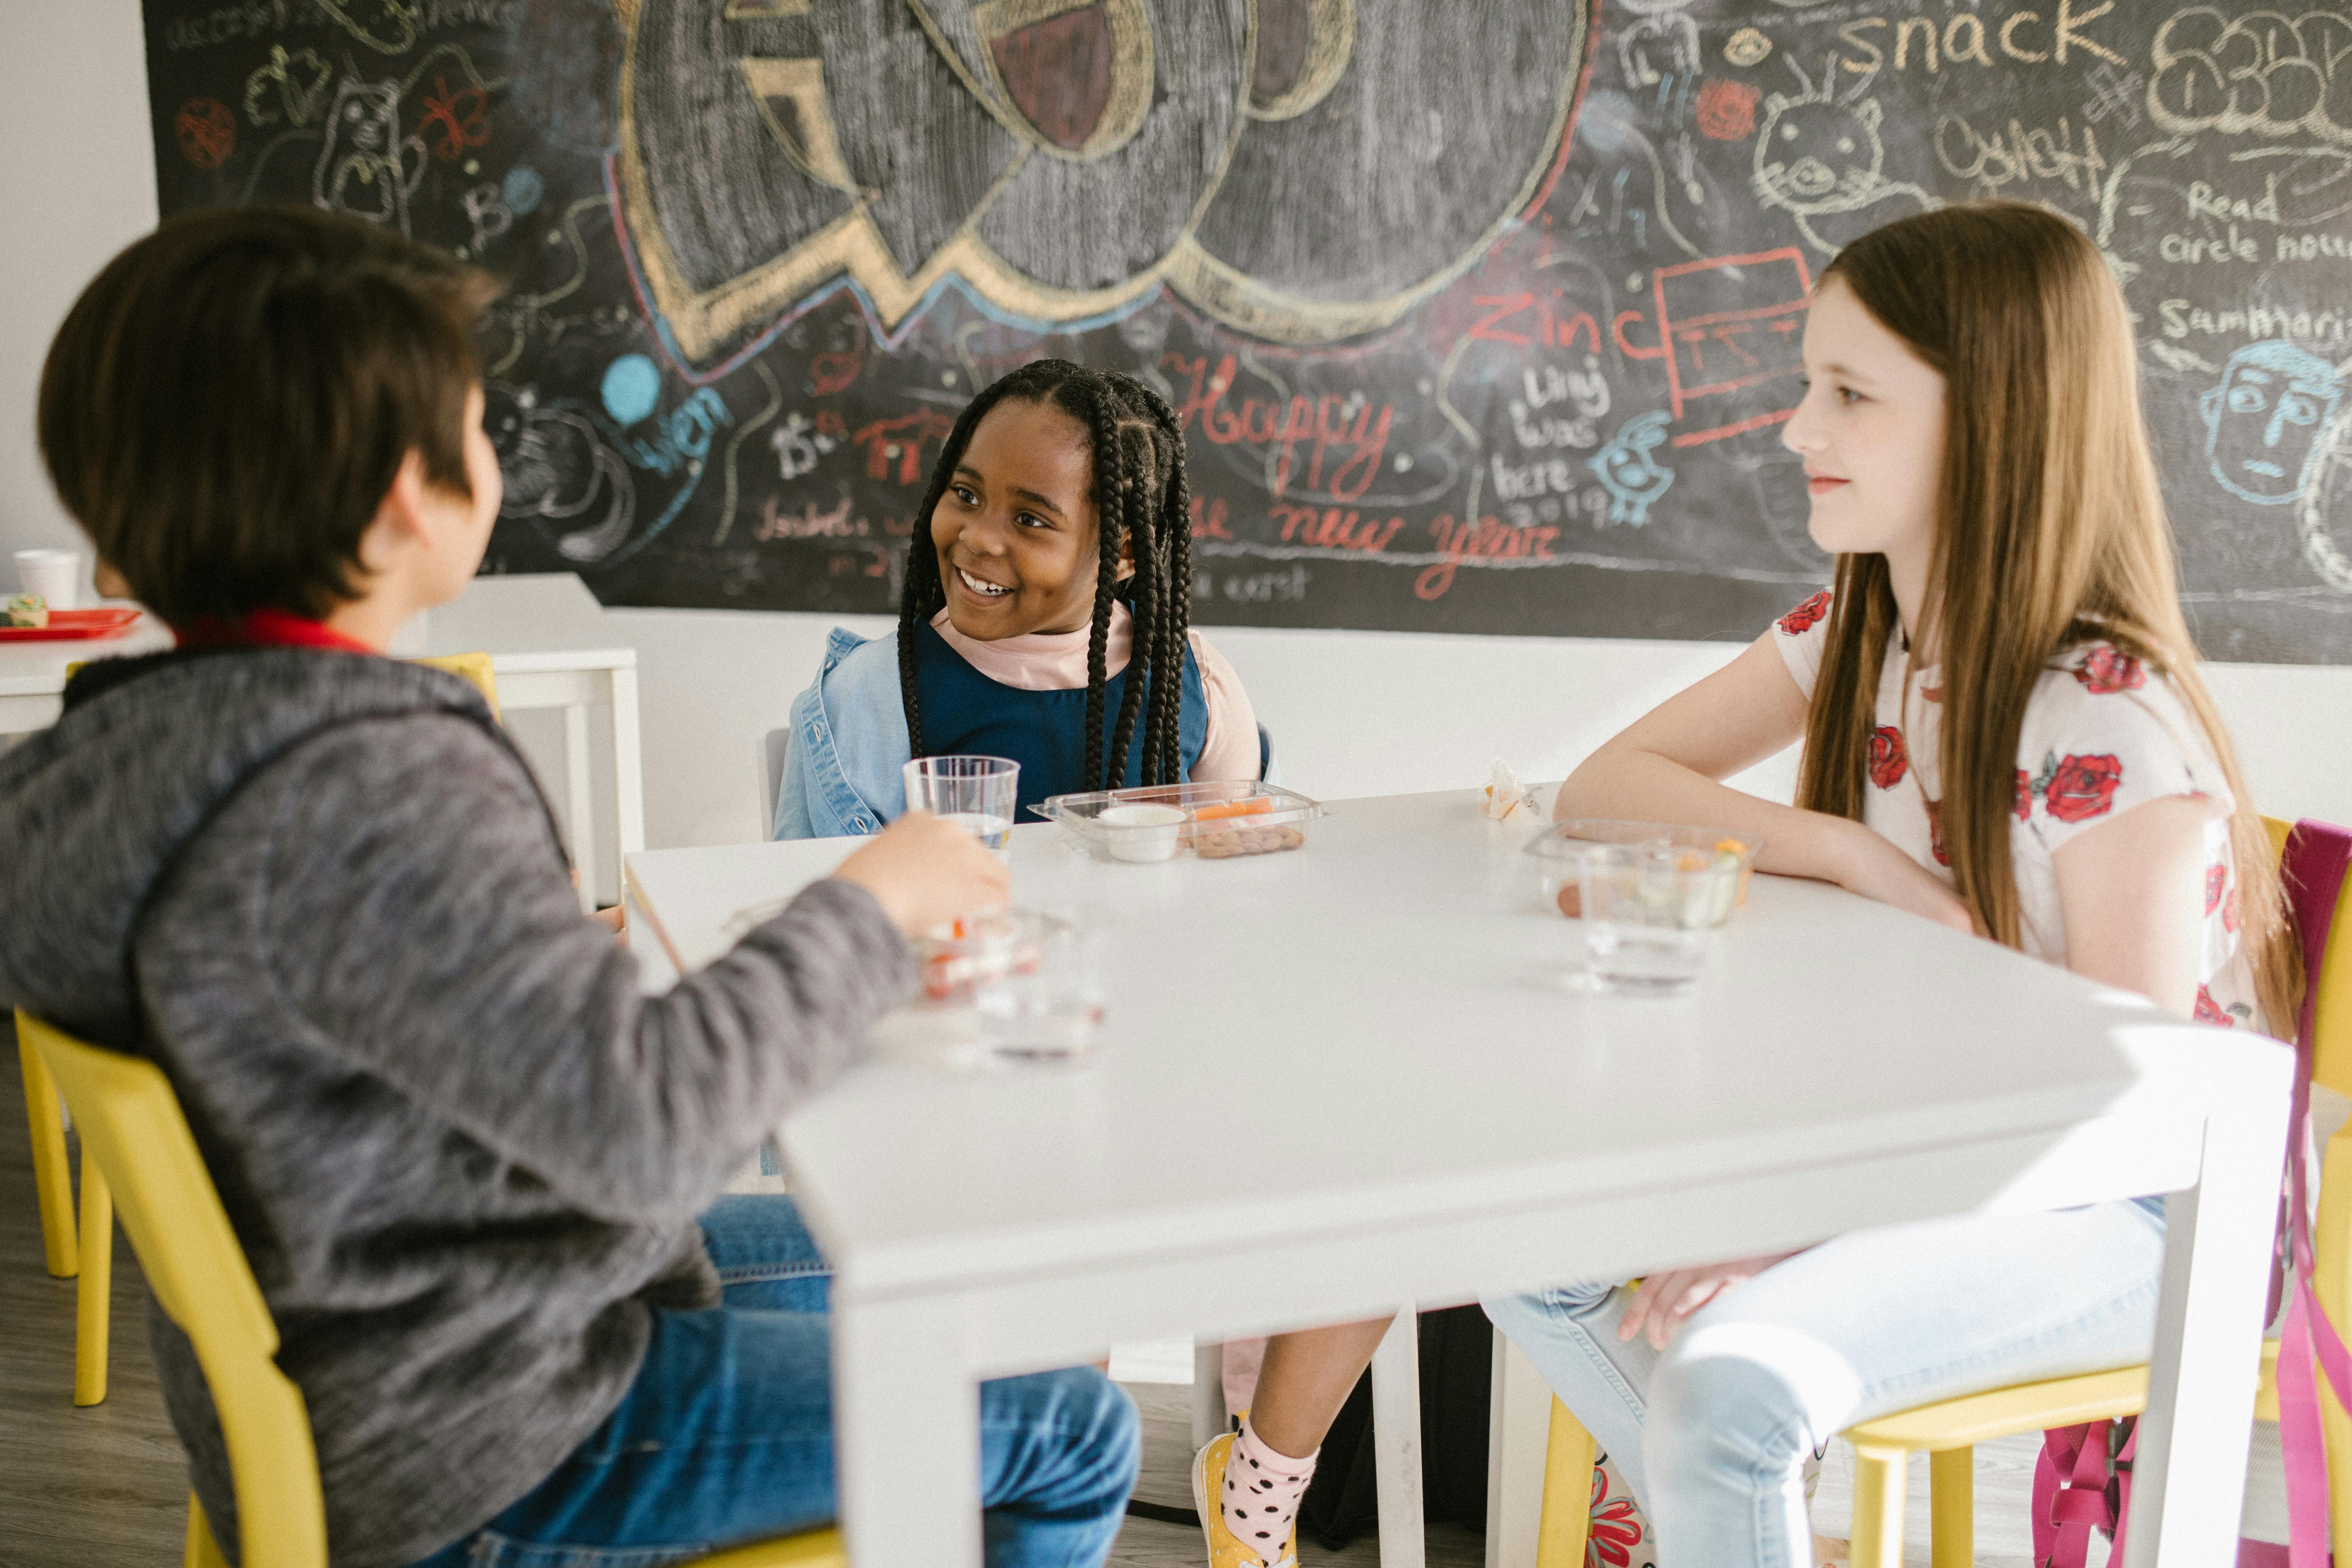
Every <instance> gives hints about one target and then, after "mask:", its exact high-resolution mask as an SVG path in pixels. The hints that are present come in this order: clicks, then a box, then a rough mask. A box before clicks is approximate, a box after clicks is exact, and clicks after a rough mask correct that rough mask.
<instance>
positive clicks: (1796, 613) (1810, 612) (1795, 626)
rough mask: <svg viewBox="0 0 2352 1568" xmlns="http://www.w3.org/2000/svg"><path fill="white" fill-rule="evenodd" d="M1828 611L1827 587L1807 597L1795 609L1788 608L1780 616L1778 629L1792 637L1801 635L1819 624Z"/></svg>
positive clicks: (1828, 597) (1828, 596)
mask: <svg viewBox="0 0 2352 1568" xmlns="http://www.w3.org/2000/svg"><path fill="white" fill-rule="evenodd" d="M1829 613H1830V595H1829V591H1828V590H1827V589H1823V590H1822V592H1821V593H1818V594H1816V595H1813V596H1812V597H1811V598H1810V599H1807V600H1806V601H1805V602H1804V603H1803V604H1801V605H1798V606H1797V607H1796V608H1795V609H1793V610H1790V612H1789V613H1788V614H1787V615H1785V616H1781V617H1780V629H1781V630H1782V631H1784V632H1786V633H1788V634H1789V635H1790V637H1799V636H1801V635H1802V634H1804V633H1806V632H1809V631H1811V630H1812V629H1813V628H1814V627H1815V626H1819V625H1820V624H1821V620H1822V616H1826V615H1828V614H1829Z"/></svg>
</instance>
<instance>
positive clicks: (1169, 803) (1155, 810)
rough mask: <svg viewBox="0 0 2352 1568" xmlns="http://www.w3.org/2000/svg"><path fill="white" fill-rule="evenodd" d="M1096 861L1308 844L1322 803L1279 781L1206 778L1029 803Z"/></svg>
mask: <svg viewBox="0 0 2352 1568" xmlns="http://www.w3.org/2000/svg"><path fill="white" fill-rule="evenodd" d="M1029 809H1030V810H1032V811H1034V812H1035V813H1036V814H1037V815H1038V816H1043V817H1045V818H1047V819H1049V820H1050V821H1053V822H1055V823H1056V824H1058V825H1059V826H1060V827H1061V829H1062V836H1063V837H1065V838H1066V839H1068V840H1069V841H1070V843H1071V844H1073V845H1075V846H1076V847H1078V848H1080V849H1083V850H1085V851H1086V852H1087V854H1088V855H1090V856H1092V857H1093V858H1095V859H1097V860H1125V861H1130V862H1144V861H1151V860H1167V859H1172V858H1175V857H1176V856H1178V855H1196V856H1198V857H1200V858H1202V859H1203V860H1222V859H1228V858H1234V857H1236V856H1244V855H1270V854H1274V853H1276V852H1278V851H1280V850H1284V849H1296V848H1297V847H1300V846H1301V845H1303V844H1305V843H1306V842H1307V832H1306V827H1307V824H1308V823H1310V822H1313V821H1314V820H1315V819H1316V818H1318V817H1319V816H1325V815H1326V813H1325V811H1324V809H1323V803H1322V802H1320V801H1317V800H1309V799H1308V798H1307V796H1305V795H1300V794H1299V793H1298V792H1297V790H1289V789H1285V788H1283V787H1282V786H1281V785H1280V784H1257V783H1255V782H1239V781H1236V782H1233V783H1226V782H1222V781H1210V782H1205V783H1199V784H1147V785H1145V786H1144V787H1142V788H1140V789H1105V790H1092V791H1089V792H1087V793H1086V794H1084V795H1054V796H1051V797H1050V798H1048V799H1047V800H1046V802H1045V804H1044V805H1033V806H1031V807H1030V808H1029Z"/></svg>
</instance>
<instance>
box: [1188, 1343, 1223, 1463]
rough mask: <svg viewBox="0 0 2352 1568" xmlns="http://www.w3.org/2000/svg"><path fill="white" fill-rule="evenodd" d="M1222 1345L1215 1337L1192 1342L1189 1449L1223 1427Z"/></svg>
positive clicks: (1205, 1442)
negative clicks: (1190, 1435)
mask: <svg viewBox="0 0 2352 1568" xmlns="http://www.w3.org/2000/svg"><path fill="white" fill-rule="evenodd" d="M1229 1424H1230V1417H1229V1415H1228V1413H1227V1412H1226V1410H1225V1347H1224V1346H1223V1345H1222V1344H1220V1343H1219V1342H1217V1341H1215V1340H1195V1341H1193V1342H1192V1451H1193V1452H1194V1453H1199V1452H1200V1451H1201V1449H1202V1448H1203V1447H1206V1446H1207V1445H1208V1444H1209V1443H1210V1442H1211V1441H1212V1440H1213V1439H1214V1438H1215V1437H1216V1436H1217V1435H1218V1434H1219V1433H1221V1432H1223V1431H1224V1430H1225V1428H1226V1426H1228V1425H1229Z"/></svg>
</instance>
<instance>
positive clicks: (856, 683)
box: [774, 626, 1208, 838]
mask: <svg viewBox="0 0 2352 1568" xmlns="http://www.w3.org/2000/svg"><path fill="white" fill-rule="evenodd" d="M923 629H924V630H926V631H929V627H925V628H923ZM930 636H931V639H932V640H934V641H938V642H939V643H940V652H943V653H945V654H947V655H948V656H949V657H950V658H953V659H954V661H955V663H956V664H957V665H958V666H961V668H963V669H964V670H965V671H966V672H967V673H969V674H970V676H971V679H974V680H977V681H979V682H981V683H982V685H983V686H985V687H987V688H989V689H992V691H995V692H998V693H1003V694H1004V695H1006V696H1010V697H1055V696H1064V695H1068V696H1075V697H1076V700H1077V703H1078V715H1079V717H1078V719H1077V721H1076V723H1075V724H1073V726H1072V733H1073V734H1074V735H1075V734H1076V733H1077V732H1079V731H1081V730H1082V729H1083V727H1084V724H1085V718H1084V715H1085V711H1086V709H1085V702H1086V693H1085V691H1084V690H1083V689H1079V690H1077V691H1076V692H1074V693H1068V694H1064V693H1055V692H1022V691H1015V690H1014V689H1012V688H1009V687H1003V686H999V685H997V684H996V683H995V682H994V681H992V680H989V679H987V678H986V677H984V676H982V675H981V674H980V672H979V671H977V670H974V669H972V668H971V666H970V665H968V664H965V663H964V661H963V660H962V658H960V657H958V656H957V655H956V654H955V652H954V650H953V649H952V648H950V647H947V646H946V642H945V639H943V638H940V637H939V634H938V633H937V632H931V634H930ZM1125 676H1126V672H1125V671H1124V670H1122V671H1121V672H1120V673H1119V676H1118V678H1117V680H1116V681H1115V682H1114V683H1113V685H1112V686H1111V688H1110V689H1109V691H1108V693H1107V702H1106V707H1107V709H1108V713H1109V714H1116V713H1117V711H1118V691H1119V690H1120V689H1121V687H1120V686H1119V685H1118V681H1123V680H1124V679H1125ZM920 689H921V688H920V687H919V688H918V690H920ZM924 712H925V714H926V715H927V722H926V725H925V728H926V729H927V730H929V731H932V733H931V734H929V735H927V736H926V737H925V739H926V740H927V741H928V742H930V743H929V744H928V745H927V746H926V747H925V750H927V751H932V752H940V751H945V750H948V749H950V748H948V747H946V746H944V745H942V744H941V743H940V741H941V739H942V738H944V737H946V736H947V735H948V734H949V732H950V731H959V732H960V731H963V730H965V729H967V728H971V725H970V724H968V723H967V722H966V721H965V719H964V718H962V717H951V716H950V711H949V710H947V709H946V708H945V707H944V706H943V707H940V708H934V707H933V706H932V705H931V704H930V702H929V701H928V700H927V701H926V703H925V705H924ZM1106 724H1108V715H1107V717H1106ZM1137 727H1138V729H1140V728H1141V720H1140V719H1139V720H1138V721H1137ZM1207 735H1208V706H1207V700H1206V698H1205V696H1204V695H1203V692H1202V687H1201V674H1200V668H1199V666H1198V663H1197V662H1196V661H1195V659H1194V658H1193V657H1192V649H1191V648H1190V647H1187V648H1186V649H1185V651H1184V700H1183V709H1182V717H1181V721H1180V724H1179V736H1180V746H1179V751H1180V758H1179V762H1180V765H1179V767H1178V769H1177V776H1179V777H1180V778H1181V777H1186V776H1189V775H1190V773H1192V765H1193V763H1196V762H1198V761H1199V760H1200V755H1201V748H1202V745H1203V744H1204V743H1205V742H1206V740H1207ZM1142 752H1143V748H1142V745H1141V743H1140V741H1137V742H1130V744H1129V752H1128V756H1129V771H1130V772H1131V773H1132V772H1135V771H1137V770H1139V768H1140V766H1141V762H1142ZM910 754H911V751H910V748H909V747H908V742H907V710H906V705H905V702H904V700H903V699H902V698H901V696H900V693H899V686H898V633H897V632H896V631H895V630H894V631H890V632H886V633H884V634H883V635H882V636H880V637H871V638H867V637H859V636H858V635H857V634H856V632H853V631H848V630H845V629H844V628H842V627H839V626H835V628H834V630H833V633H832V635H831V636H830V637H827V638H826V639H825V647H824V664H823V666H822V667H821V668H819V669H818V670H817V677H816V679H815V680H814V682H812V683H811V684H810V686H809V688H808V689H807V690H805V691H803V692H802V693H801V694H800V695H799V696H798V697H796V698H794V699H793V708H792V739H791V741H790V742H789V743H788V744H787V746H786V747H785V751H784V776H783V781H782V787H781V788H779V789H778V790H777V792H776V818H775V823H774V834H775V837H778V838H835V837H842V836H844V835H847V834H864V833H878V832H880V831H881V829H882V826H883V824H885V823H887V822H891V821H894V820H896V819H897V818H898V817H899V816H902V815H904V814H905V812H906V809H907V786H906V780H905V778H904V776H903V775H902V774H901V773H900V772H899V770H900V769H901V768H903V767H905V766H906V763H907V759H908V756H909V755H910ZM996 754H1002V753H996ZM1081 754H1083V753H1082V752H1081ZM1026 772H1027V770H1026V769H1025V768H1024V773H1026ZM1027 782H1028V781H1027V780H1026V779H1025V778H1024V784H1026V783H1027ZM1062 787H1075V788H1087V787H1089V786H1088V785H1087V784H1086V783H1085V782H1084V781H1077V782H1076V783H1074V784H1069V785H1063V786H1058V787H1057V788H1056V789H1055V790H1054V791H1051V792H1048V793H1060V788H1062ZM1023 798H1024V800H1025V799H1027V798H1028V792H1027V791H1026V790H1025V789H1024V791H1023ZM1039 798H1041V799H1042V798H1043V796H1042V795H1041V796H1040V797H1039Z"/></svg>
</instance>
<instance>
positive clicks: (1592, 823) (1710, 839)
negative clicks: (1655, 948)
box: [1521, 816, 1764, 918]
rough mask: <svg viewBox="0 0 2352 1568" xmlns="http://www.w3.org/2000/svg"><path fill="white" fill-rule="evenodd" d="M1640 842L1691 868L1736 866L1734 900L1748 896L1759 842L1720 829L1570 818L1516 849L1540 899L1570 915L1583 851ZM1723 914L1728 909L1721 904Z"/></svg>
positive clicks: (1573, 911)
mask: <svg viewBox="0 0 2352 1568" xmlns="http://www.w3.org/2000/svg"><path fill="white" fill-rule="evenodd" d="M1605 844H1613V845H1641V846H1647V847H1656V848H1660V849H1671V850H1675V851H1679V852H1680V853H1681V854H1683V855H1685V856H1686V857H1689V858H1692V859H1694V861H1696V864H1694V865H1693V866H1692V867H1691V869H1694V870H1696V869H1697V868H1699V867H1700V866H1704V865H1706V864H1708V863H1710V862H1712V861H1714V860H1717V859H1724V860H1727V861H1728V862H1729V863H1731V864H1735V865H1737V867H1738V873H1739V879H1738V884H1737V889H1736V891H1735V895H1734V900H1733V901H1734V903H1735V904H1738V903H1745V902H1747V900H1748V871H1749V869H1750V868H1753V867H1754V865H1755V864H1756V857H1757V854H1758V853H1759V851H1760V850H1761V849H1762V848H1763V847H1764V841H1763V840H1762V839H1760V838H1753V837H1747V836H1745V835H1741V834H1737V833H1732V832H1729V831H1727V830H1726V829H1724V828H1720V827H1695V826H1689V825H1687V824H1682V823H1671V822H1633V821H1629V820H1625V819H1622V818H1618V817H1602V816H1575V817H1570V818H1568V819H1567V820H1565V821H1562V822H1556V823H1554V824H1553V825H1552V826H1550V827H1549V828H1547V829H1545V830H1544V831H1543V832H1542V833H1540V834H1538V835H1537V836H1536V837H1535V838H1533V839H1532V840H1530V841H1529V842H1528V846H1527V847H1526V848H1525V849H1524V850H1522V851H1521V853H1522V854H1525V855H1526V856H1527V857H1528V858H1529V859H1531V860H1533V861H1534V862H1535V864H1536V868H1537V871H1538V874H1539V875H1540V877H1541V878H1542V880H1543V890H1544V897H1545V898H1546V899H1548V900H1552V901H1553V902H1555V903H1557V904H1558V905H1559V911H1560V913H1562V914H1564V915H1568V916H1570V917H1571V918H1573V917H1574V916H1575V915H1576V914H1577V912H1578V906H1579V905H1580V897H1581V895H1580V893H1579V891H1578V889H1577V885H1576V879H1577V876H1578V874H1579V873H1580V872H1581V871H1582V870H1583V868H1584V860H1585V857H1586V853H1587V851H1589V850H1591V848H1592V847H1594V846H1596V845H1605ZM1724 913H1725V914H1726V915H1728V914H1729V913H1730V910H1729V909H1728V908H1727V909H1726V910H1724Z"/></svg>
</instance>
